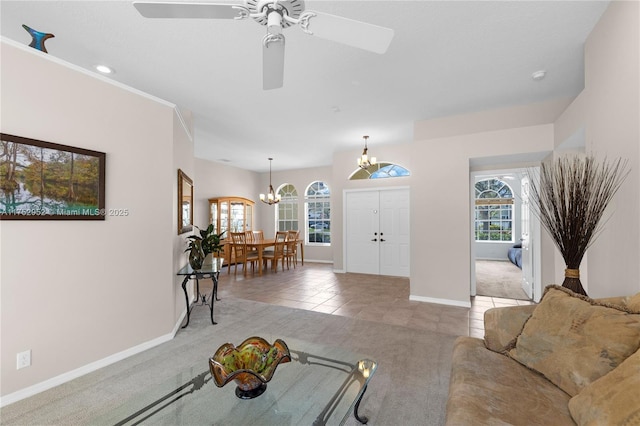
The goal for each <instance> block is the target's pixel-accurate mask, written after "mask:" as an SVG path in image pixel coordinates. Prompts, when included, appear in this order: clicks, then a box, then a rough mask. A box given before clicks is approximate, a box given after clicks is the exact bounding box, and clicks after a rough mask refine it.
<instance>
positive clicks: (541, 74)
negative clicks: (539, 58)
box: [531, 70, 547, 81]
mask: <svg viewBox="0 0 640 426" xmlns="http://www.w3.org/2000/svg"><path fill="white" fill-rule="evenodd" d="M546 75H547V72H546V71H545V70H540V71H536V72H534V73H533V74H531V78H532V79H534V80H535V81H540V80H542V79H543V78H544V77H545V76H546Z"/></svg>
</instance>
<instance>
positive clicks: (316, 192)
mask: <svg viewBox="0 0 640 426" xmlns="http://www.w3.org/2000/svg"><path fill="white" fill-rule="evenodd" d="M330 196H331V192H330V191H329V187H328V186H327V184H325V183H324V182H321V181H316V182H313V183H312V184H311V185H309V187H307V191H306V194H305V211H306V213H307V214H306V222H307V223H306V225H307V226H306V229H307V232H306V243H307V244H314V245H330V244H331V198H330Z"/></svg>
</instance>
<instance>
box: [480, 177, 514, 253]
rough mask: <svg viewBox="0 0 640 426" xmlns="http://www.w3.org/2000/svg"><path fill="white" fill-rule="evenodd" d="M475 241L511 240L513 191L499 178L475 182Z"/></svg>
mask: <svg viewBox="0 0 640 426" xmlns="http://www.w3.org/2000/svg"><path fill="white" fill-rule="evenodd" d="M475 189H476V212H475V233H476V241H509V242H513V191H512V190H511V187H509V185H507V184H506V183H504V182H503V181H501V180H499V179H485V180H481V181H479V182H476V185H475Z"/></svg>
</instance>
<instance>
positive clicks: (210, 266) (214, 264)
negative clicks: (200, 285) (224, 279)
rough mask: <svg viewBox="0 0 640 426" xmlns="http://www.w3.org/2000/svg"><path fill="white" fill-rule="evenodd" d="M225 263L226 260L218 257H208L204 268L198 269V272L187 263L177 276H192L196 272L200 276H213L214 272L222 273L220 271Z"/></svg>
mask: <svg viewBox="0 0 640 426" xmlns="http://www.w3.org/2000/svg"><path fill="white" fill-rule="evenodd" d="M223 261H224V259H223V258H221V257H216V258H213V259H212V258H210V257H207V258H205V261H204V263H203V264H202V268H200V269H198V270H197V271H196V270H194V269H193V268H192V267H191V265H189V264H188V263H187V264H186V265H184V266H183V267H182V268H181V269H180V270H179V271H178V273H177V275H192V274H194V273H196V272H197V273H198V274H211V273H213V272H220V270H221V269H222V263H223Z"/></svg>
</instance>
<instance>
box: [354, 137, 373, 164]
mask: <svg viewBox="0 0 640 426" xmlns="http://www.w3.org/2000/svg"><path fill="white" fill-rule="evenodd" d="M362 138H363V139H364V149H363V150H362V155H361V156H360V157H358V167H360V168H361V169H367V168H368V167H370V166H375V164H376V162H377V161H376V157H369V154H368V153H367V151H368V150H369V148H367V140H368V139H369V136H363V137H362Z"/></svg>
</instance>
